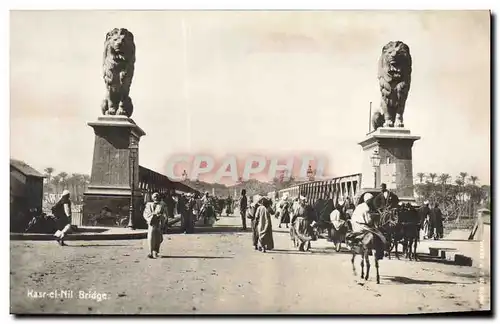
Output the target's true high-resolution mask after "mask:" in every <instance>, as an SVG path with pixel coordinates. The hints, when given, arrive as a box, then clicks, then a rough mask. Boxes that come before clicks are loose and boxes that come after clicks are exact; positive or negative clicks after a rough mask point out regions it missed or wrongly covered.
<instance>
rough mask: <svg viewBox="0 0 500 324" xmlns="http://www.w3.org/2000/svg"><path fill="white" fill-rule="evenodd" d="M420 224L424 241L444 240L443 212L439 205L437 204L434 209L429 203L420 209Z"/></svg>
mask: <svg viewBox="0 0 500 324" xmlns="http://www.w3.org/2000/svg"><path fill="white" fill-rule="evenodd" d="M419 214H420V223H421V224H422V227H421V228H422V231H423V237H424V239H434V240H439V239H442V238H443V212H442V211H441V209H440V208H439V204H438V203H435V204H434V207H433V208H430V207H429V201H428V200H426V201H424V204H423V205H422V206H421V207H420V208H419Z"/></svg>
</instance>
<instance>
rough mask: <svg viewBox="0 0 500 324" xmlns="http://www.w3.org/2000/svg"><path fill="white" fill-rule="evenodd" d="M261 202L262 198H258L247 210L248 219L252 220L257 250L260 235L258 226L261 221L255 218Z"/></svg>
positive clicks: (254, 242)
mask: <svg viewBox="0 0 500 324" xmlns="http://www.w3.org/2000/svg"><path fill="white" fill-rule="evenodd" d="M259 201H260V197H257V198H256V201H255V202H254V203H253V204H251V205H250V206H249V207H248V208H247V209H246V217H247V218H248V219H250V226H251V228H252V245H253V247H254V249H255V250H258V248H259V246H258V244H259V233H258V228H257V225H258V224H259V220H258V219H257V218H256V217H255V216H256V212H257V208H258V207H259Z"/></svg>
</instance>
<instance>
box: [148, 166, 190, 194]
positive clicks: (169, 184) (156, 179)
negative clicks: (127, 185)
mask: <svg viewBox="0 0 500 324" xmlns="http://www.w3.org/2000/svg"><path fill="white" fill-rule="evenodd" d="M139 190H140V191H141V192H142V193H143V194H152V193H153V192H158V193H160V194H164V193H166V192H168V191H177V192H181V193H198V190H196V189H193V188H191V187H189V186H187V185H185V184H184V183H182V182H177V181H172V180H170V179H169V178H168V177H167V176H165V175H163V174H161V173H158V172H155V171H153V170H150V169H148V168H145V167H143V166H139Z"/></svg>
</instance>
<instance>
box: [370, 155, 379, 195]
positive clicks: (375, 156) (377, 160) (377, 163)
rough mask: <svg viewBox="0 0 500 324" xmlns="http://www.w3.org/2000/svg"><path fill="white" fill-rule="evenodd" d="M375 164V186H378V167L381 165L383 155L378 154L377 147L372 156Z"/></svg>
mask: <svg viewBox="0 0 500 324" xmlns="http://www.w3.org/2000/svg"><path fill="white" fill-rule="evenodd" d="M370 160H371V162H372V166H373V183H374V185H373V188H377V168H378V167H379V166H380V160H381V157H380V155H379V154H378V149H375V151H374V152H373V154H372V156H371V157H370Z"/></svg>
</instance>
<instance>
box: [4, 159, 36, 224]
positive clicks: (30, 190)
mask: <svg viewBox="0 0 500 324" xmlns="http://www.w3.org/2000/svg"><path fill="white" fill-rule="evenodd" d="M44 178H45V176H44V175H43V174H41V173H40V172H38V171H37V170H35V169H33V168H32V167H31V166H29V165H27V164H26V163H24V162H23V161H19V160H14V159H10V201H11V215H12V214H14V215H17V214H18V213H19V212H23V213H24V212H27V211H29V210H30V209H32V208H37V209H38V210H39V211H41V210H42V200H43V179H44Z"/></svg>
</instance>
